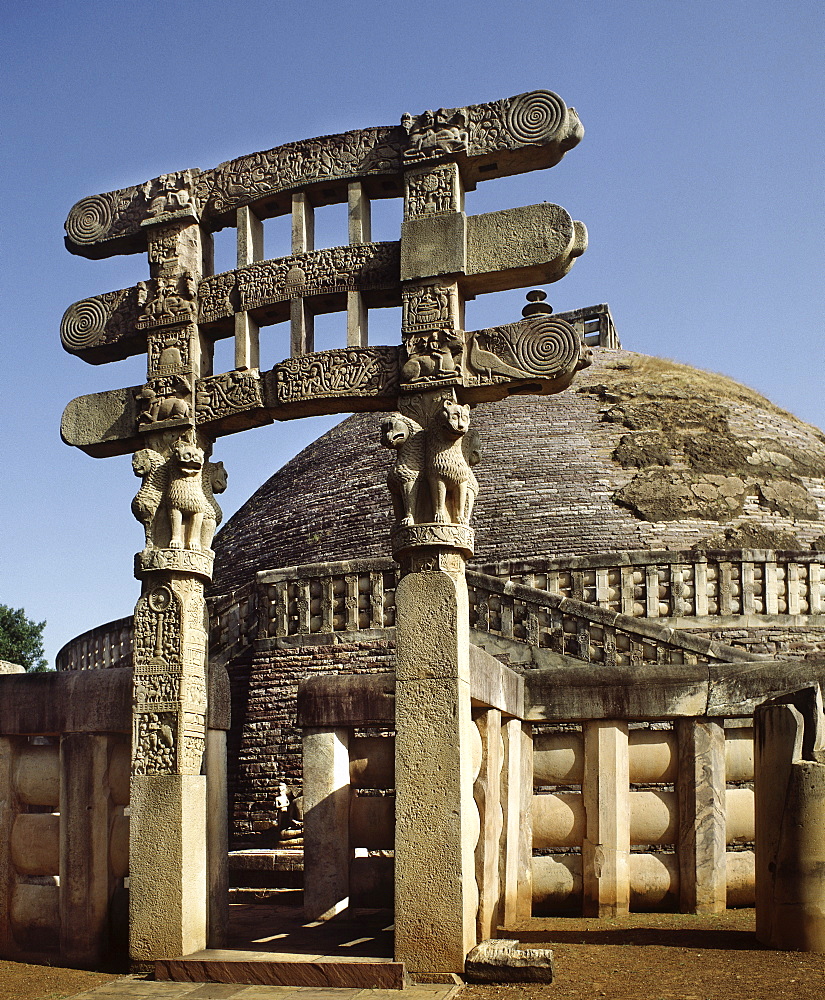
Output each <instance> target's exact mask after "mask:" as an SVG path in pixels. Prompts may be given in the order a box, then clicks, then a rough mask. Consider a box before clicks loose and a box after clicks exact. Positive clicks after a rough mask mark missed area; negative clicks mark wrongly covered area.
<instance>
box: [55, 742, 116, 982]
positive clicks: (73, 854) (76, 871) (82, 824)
mask: <svg viewBox="0 0 825 1000" xmlns="http://www.w3.org/2000/svg"><path fill="white" fill-rule="evenodd" d="M108 922H109V737H108V736H105V735H100V734H98V733H66V734H65V735H64V736H62V737H61V739H60V957H61V958H62V959H63V960H64V961H66V962H68V963H69V964H70V965H79V966H88V967H93V966H95V965H96V964H98V963H99V962H100V961H101V960H102V959H103V958H104V957H105V956H106V952H107V941H108V937H109V934H108Z"/></svg>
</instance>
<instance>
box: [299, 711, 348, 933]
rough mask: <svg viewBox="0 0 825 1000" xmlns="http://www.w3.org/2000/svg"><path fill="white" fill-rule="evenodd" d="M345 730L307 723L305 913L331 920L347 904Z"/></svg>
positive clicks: (307, 916) (305, 743) (346, 732)
mask: <svg viewBox="0 0 825 1000" xmlns="http://www.w3.org/2000/svg"><path fill="white" fill-rule="evenodd" d="M348 742H349V731H348V730H346V729H321V728H309V727H305V729H304V734H303V754H304V914H305V916H306V918H307V920H330V919H331V918H332V917H334V916H335V914H336V913H340V912H342V911H343V910H345V909H346V908H347V907H348V906H349V866H350V861H351V860H352V846H351V844H350V794H351V793H350V785H349V751H348Z"/></svg>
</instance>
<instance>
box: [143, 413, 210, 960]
mask: <svg viewBox="0 0 825 1000" xmlns="http://www.w3.org/2000/svg"><path fill="white" fill-rule="evenodd" d="M178 433H179V432H178V431H175V430H169V431H166V432H163V433H153V434H151V435H149V436H148V440H147V443H149V444H151V445H152V447H149V448H145V449H143V450H142V451H140V452H138V453H137V455H136V456H135V463H134V464H135V471H136V472H137V473H138V474H139V475H141V476H142V478H143V485H142V487H141V489H140V491H139V492H138V495H137V497H136V498H135V501H134V502H133V505H132V509H133V512H134V513H135V515H136V516H137V517H138V518H139V519H140V520H141V521H142V522H143V524H144V528H145V530H146V547H145V548H144V549H143V551H142V552H140V553H138V555H137V556H136V558H135V575H136V576H137V577H138V578H139V579H140V580H141V581H142V594H141V597H140V600H139V601H138V603H137V606H136V608H135V615H134V633H133V634H134V638H133V660H134V675H133V703H132V777H131V797H130V810H131V823H130V842H129V864H130V870H129V877H130V892H129V906H130V920H129V927H130V956H131V960H132V964H133V966H134V967H135V968H146V967H150V966H151V963H152V962H154V960H155V959H158V958H173V957H176V956H179V955H185V954H188V953H190V952H193V951H198V950H200V949H202V948H205V947H206V943H207V934H208V924H209V911H210V905H209V893H208V877H207V868H208V846H207V845H208V840H209V837H208V835H207V816H206V813H207V776H206V774H205V773H204V772H205V768H204V752H205V747H206V725H207V718H206V716H207V691H208V676H207V671H208V658H207V657H208V654H207V636H208V627H209V621H208V614H207V609H206V602H205V600H204V594H203V588H204V582H205V581H208V580H209V579H210V577H211V572H212V561H213V553H212V551H211V549H210V548H209V546H210V544H211V541H212V535H213V534H214V531H215V527H216V525H217V523H218V521H219V520H220V508H219V507H218V506H217V504H216V503H215V500H214V495H213V494H214V492H216V491H218V492H219V491H220V490H221V489H223V488H224V487H225V485H226V480H225V475H224V473H223V466H222V465H220V464H218V465H213V464H212V463H211V462H207V461H206V460H205V449H204V447H202V446H201V445H200V444H199V443H198V440H197V438H196V436H195V432H194V430H192V429H191V428H189V429H188V430H187V431H186V432H185V433H184V434H182V435H180V436H176V435H177V434H178ZM203 444H204V445H207V447H208V443H207V442H203ZM212 780H215V781H220V780H221V775H220V769H215V770H213V777H212ZM212 791H213V793H214V792H215V791H217V789H213V790H212ZM211 798H212V799H213V800H215V799H217V800H220V795H218V796H216V795H214V794H213V795H212V796H211ZM213 839H214V834H213ZM214 912H215V910H214V905H213V919H214Z"/></svg>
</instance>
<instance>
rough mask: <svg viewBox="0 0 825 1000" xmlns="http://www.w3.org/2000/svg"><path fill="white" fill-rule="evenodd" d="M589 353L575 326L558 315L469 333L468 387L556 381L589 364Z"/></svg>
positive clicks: (467, 356)
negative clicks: (523, 381) (524, 381)
mask: <svg viewBox="0 0 825 1000" xmlns="http://www.w3.org/2000/svg"><path fill="white" fill-rule="evenodd" d="M589 353H590V352H589V351H588V350H587V349H586V348H585V347H584V346H583V344H582V341H581V339H580V337H579V336H578V334H577V333H576V331H575V330H574V329H573V327H572V326H571V325H570V324H569V323H567V322H566V321H565V320H563V319H560V318H559V317H557V316H531V317H530V318H528V319H524V320H521V321H520V322H518V323H508V324H507V325H506V326H494V327H490V328H489V329H487V330H477V331H475V332H474V333H472V334H470V335H469V337H468V342H467V350H466V352H465V367H466V371H467V374H466V377H465V385H467V386H472V385H481V384H496V383H507V382H512V381H513V380H529V379H536V380H538V381H545V380H550V381H552V380H555V379H558V378H559V377H564V376H566V375H567V374H569V375H570V377H572V375H573V374H574V373H575V372H576V371H578V370H579V369H580V368H583V367H585V365H586V364H589V360H588V358H589Z"/></svg>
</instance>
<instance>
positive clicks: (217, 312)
mask: <svg viewBox="0 0 825 1000" xmlns="http://www.w3.org/2000/svg"><path fill="white" fill-rule="evenodd" d="M237 287H238V272H237V271H225V272H224V273H223V274H213V275H211V276H210V277H208V278H204V279H203V280H202V281H201V282H200V284H199V285H198V321H199V322H201V323H214V322H215V321H216V320H219V319H225V318H226V317H228V316H233V315H234V314H235V311H236V309H238V308H239V304H238V301H237V293H236V289H237Z"/></svg>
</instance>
